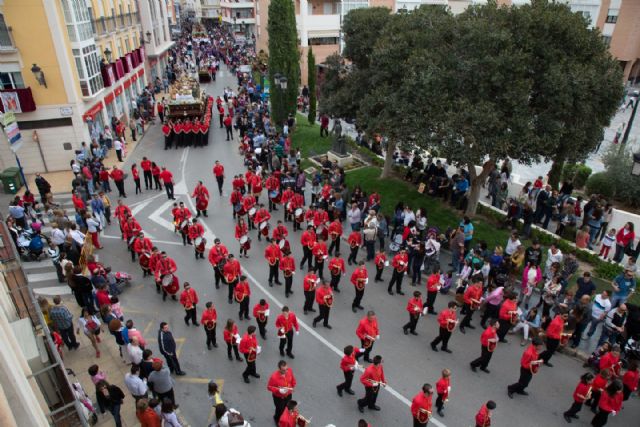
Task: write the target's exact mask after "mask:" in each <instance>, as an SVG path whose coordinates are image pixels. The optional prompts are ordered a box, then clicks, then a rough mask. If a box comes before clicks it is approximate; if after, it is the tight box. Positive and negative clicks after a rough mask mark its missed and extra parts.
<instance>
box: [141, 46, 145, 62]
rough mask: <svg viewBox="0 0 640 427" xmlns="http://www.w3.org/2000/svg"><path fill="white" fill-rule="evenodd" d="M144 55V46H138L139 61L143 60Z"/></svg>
mask: <svg viewBox="0 0 640 427" xmlns="http://www.w3.org/2000/svg"><path fill="white" fill-rule="evenodd" d="M144 57H145V51H144V46H140V62H143V61H144Z"/></svg>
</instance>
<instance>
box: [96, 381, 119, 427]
mask: <svg viewBox="0 0 640 427" xmlns="http://www.w3.org/2000/svg"><path fill="white" fill-rule="evenodd" d="M96 395H97V397H98V406H99V407H100V412H102V413H103V414H104V413H105V412H106V411H107V410H108V411H109V412H111V415H113V419H114V421H115V423H116V427H122V420H121V419H120V407H121V406H122V401H123V399H124V393H123V392H122V390H120V387H118V386H116V385H112V384H109V383H108V382H107V381H106V380H102V381H100V382H99V383H98V384H97V385H96Z"/></svg>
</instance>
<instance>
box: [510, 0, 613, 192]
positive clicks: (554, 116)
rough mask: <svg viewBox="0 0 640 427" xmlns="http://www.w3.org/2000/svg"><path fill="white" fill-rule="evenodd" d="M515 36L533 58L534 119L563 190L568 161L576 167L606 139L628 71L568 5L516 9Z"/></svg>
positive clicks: (540, 3) (552, 175)
mask: <svg viewBox="0 0 640 427" xmlns="http://www.w3.org/2000/svg"><path fill="white" fill-rule="evenodd" d="M510 18H511V23H512V32H513V37H514V38H515V39H516V40H517V44H518V46H519V47H520V48H521V49H522V51H523V52H524V53H526V54H527V55H528V57H529V59H528V64H529V79H530V80H531V81H532V90H531V98H530V100H529V107H530V110H531V111H530V118H531V123H532V125H533V127H534V132H535V140H531V141H530V142H532V143H533V144H535V146H536V147H538V151H539V154H540V156H541V157H542V158H543V159H544V160H546V161H552V162H553V164H552V167H551V170H550V172H549V182H550V184H551V185H553V186H554V187H557V185H558V182H559V180H560V176H561V173H562V168H563V166H564V163H565V161H569V162H571V163H576V162H580V161H582V160H584V159H585V158H586V157H587V155H588V154H589V153H590V152H592V151H593V150H594V149H595V147H596V146H597V145H598V143H599V142H600V141H602V138H603V135H604V128H605V127H606V126H608V125H609V123H610V120H611V117H612V116H613V114H614V113H615V111H616V108H617V105H618V103H619V101H620V99H621V97H622V93H623V85H622V70H621V68H620V66H619V65H618V63H617V61H616V60H615V59H614V58H612V57H611V55H610V54H609V51H608V49H607V47H606V46H605V44H604V43H603V42H602V36H601V34H600V32H599V30H598V29H597V28H594V29H590V28H589V27H588V25H589V22H587V21H586V19H585V18H584V17H583V16H582V15H581V14H577V13H573V12H572V11H571V9H570V8H569V6H567V5H566V4H562V3H559V2H558V3H556V2H549V1H548V0H536V1H533V2H532V3H531V5H526V6H522V7H517V8H513V10H512V11H511V13H510Z"/></svg>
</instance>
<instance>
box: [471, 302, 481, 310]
mask: <svg viewBox="0 0 640 427" xmlns="http://www.w3.org/2000/svg"><path fill="white" fill-rule="evenodd" d="M469 307H471V310H477V309H478V308H479V307H480V303H479V302H478V301H475V300H472V301H471V304H470V305H469Z"/></svg>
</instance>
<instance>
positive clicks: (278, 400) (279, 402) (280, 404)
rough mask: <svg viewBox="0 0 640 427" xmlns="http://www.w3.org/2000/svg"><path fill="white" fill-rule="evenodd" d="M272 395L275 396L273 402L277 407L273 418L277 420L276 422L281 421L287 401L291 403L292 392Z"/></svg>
mask: <svg viewBox="0 0 640 427" xmlns="http://www.w3.org/2000/svg"><path fill="white" fill-rule="evenodd" d="M272 396H273V404H274V405H275V407H276V412H275V414H273V419H274V420H276V422H278V421H280V416H281V415H282V413H283V412H284V409H285V408H286V407H287V403H289V401H290V400H291V397H292V395H291V394H290V395H288V396H284V397H279V396H276V395H275V394H274V395H272Z"/></svg>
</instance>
